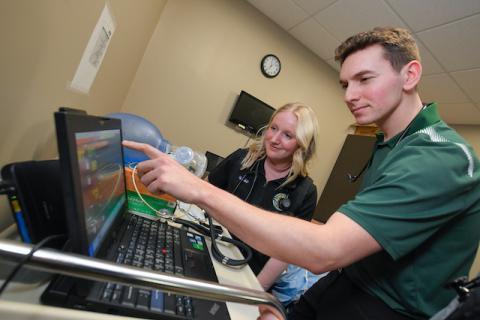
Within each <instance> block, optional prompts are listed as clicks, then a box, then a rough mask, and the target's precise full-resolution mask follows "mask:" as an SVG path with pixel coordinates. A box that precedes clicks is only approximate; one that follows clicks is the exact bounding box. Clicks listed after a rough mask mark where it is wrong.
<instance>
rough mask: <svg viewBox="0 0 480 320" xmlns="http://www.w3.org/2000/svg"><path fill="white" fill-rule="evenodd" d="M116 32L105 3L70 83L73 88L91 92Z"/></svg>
mask: <svg viewBox="0 0 480 320" xmlns="http://www.w3.org/2000/svg"><path fill="white" fill-rule="evenodd" d="M114 32H115V23H114V20H113V17H112V14H111V12H110V8H109V7H108V5H105V7H104V8H103V11H102V14H101V15H100V18H99V19H98V22H97V25H96V26H95V29H93V32H92V35H91V36H90V40H89V41H88V44H87V47H86V48H85V51H84V52H83V56H82V59H81V60H80V64H79V65H78V68H77V71H76V72H75V75H74V77H73V80H72V82H71V83H70V88H71V89H74V90H77V91H80V92H83V93H86V94H88V93H89V91H90V87H91V86H92V83H93V81H94V80H95V77H96V75H97V72H98V70H99V69H100V66H101V65H102V60H103V57H104V56H105V53H106V51H107V48H108V45H109V44H110V40H111V39H112V36H113V33H114Z"/></svg>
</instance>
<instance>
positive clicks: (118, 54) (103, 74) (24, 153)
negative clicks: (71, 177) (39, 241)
mask: <svg viewBox="0 0 480 320" xmlns="http://www.w3.org/2000/svg"><path fill="white" fill-rule="evenodd" d="M165 2H166V0H165V1H158V0H142V1H137V0H112V1H110V4H111V11H112V14H113V16H114V18H115V20H116V22H117V29H116V31H115V34H114V35H113V38H112V41H111V43H110V47H109V49H108V51H107V53H106V56H105V58H104V61H103V64H102V66H101V68H100V70H99V72H98V75H97V77H96V80H95V82H94V83H93V86H92V89H91V91H90V94H89V95H86V94H80V93H76V92H73V91H71V90H69V89H67V84H68V82H69V81H71V80H72V78H73V75H74V73H75V71H76V68H77V66H78V64H79V62H80V58H81V56H82V54H83V51H84V49H85V46H86V45H87V42H88V40H89V38H90V35H91V33H92V31H93V28H94V27H95V25H96V23H97V21H98V18H99V16H100V13H101V11H102V9H103V7H104V5H105V1H99V0H84V1H74V0H42V1H31V0H0V16H1V18H0V39H2V43H1V50H0V70H1V72H0V99H1V100H0V101H1V104H0V115H1V116H0V150H1V152H0V167H1V166H3V165H4V164H6V163H9V162H15V161H22V160H31V159H45V158H51V157H55V156H56V144H55V136H54V125H53V111H55V110H56V109H58V107H59V106H70V107H77V108H82V109H86V110H87V111H88V112H90V113H94V114H105V113H108V112H113V111H120V108H121V106H122V104H123V102H124V100H125V96H126V93H127V92H128V89H129V87H130V85H131V82H132V79H133V76H134V75H135V72H136V70H137V68H138V64H139V63H140V60H141V59H142V56H143V53H144V51H145V47H146V45H147V43H148V40H149V39H150V37H151V34H152V32H153V30H154V28H155V26H156V25H157V23H158V19H159V17H160V13H161V11H162V9H163V6H164V4H165ZM11 221H12V220H11V213H10V210H9V209H8V207H7V204H6V200H5V197H4V196H1V197H0V229H2V227H3V226H5V224H7V223H10V222H11Z"/></svg>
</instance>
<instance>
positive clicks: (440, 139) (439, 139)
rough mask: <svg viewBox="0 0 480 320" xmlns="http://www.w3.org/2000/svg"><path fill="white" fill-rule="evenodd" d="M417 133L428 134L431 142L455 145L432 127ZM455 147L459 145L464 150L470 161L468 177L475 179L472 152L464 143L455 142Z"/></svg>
mask: <svg viewBox="0 0 480 320" xmlns="http://www.w3.org/2000/svg"><path fill="white" fill-rule="evenodd" d="M415 133H423V134H426V135H427V136H429V137H430V140H431V141H433V142H449V143H454V142H451V141H449V140H448V139H447V138H445V137H444V136H442V135H440V134H439V133H438V132H437V131H436V130H435V128H434V127H433V126H430V127H427V128H424V129H421V130H418V131H417V132H415ZM454 144H455V145H457V146H458V147H459V148H460V149H462V151H463V153H464V154H465V156H466V157H467V161H468V168H467V175H468V176H469V177H470V178H472V177H473V156H472V154H471V153H470V150H468V148H467V146H466V145H464V144H462V143H458V142H455V143H454Z"/></svg>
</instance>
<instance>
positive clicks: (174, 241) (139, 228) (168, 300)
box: [41, 215, 230, 320]
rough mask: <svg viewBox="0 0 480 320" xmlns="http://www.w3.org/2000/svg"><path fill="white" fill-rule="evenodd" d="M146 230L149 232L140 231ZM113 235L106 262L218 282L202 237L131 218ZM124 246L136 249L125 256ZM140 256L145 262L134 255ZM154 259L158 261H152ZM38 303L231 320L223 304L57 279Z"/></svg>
mask: <svg viewBox="0 0 480 320" xmlns="http://www.w3.org/2000/svg"><path fill="white" fill-rule="evenodd" d="M145 228H148V231H145V230H143V229H145ZM150 229H151V230H150ZM145 232H147V233H145ZM118 235H119V237H118V239H116V240H115V241H114V242H113V245H112V247H111V248H110V249H109V250H108V251H107V253H106V256H105V258H106V260H108V261H116V262H117V263H121V264H126V265H133V266H137V267H142V268H147V269H149V270H152V271H154V272H155V271H156V272H166V273H167V274H175V275H177V276H186V277H190V278H197V279H202V280H207V281H214V282H218V280H217V277H216V274H215V271H214V268H213V265H212V262H211V259H210V255H209V253H208V249H207V247H206V243H205V239H204V237H203V236H201V235H198V234H195V233H191V232H188V231H186V230H185V229H183V228H177V227H172V226H169V225H168V224H167V223H166V222H165V223H162V222H155V221H150V220H148V219H145V218H142V217H138V216H135V215H131V217H130V219H126V220H125V223H124V224H123V225H122V226H121V227H120V232H119V233H118ZM135 237H136V238H135ZM132 238H133V241H132ZM165 238H166V239H165ZM126 239H129V240H128V241H127V240H126ZM142 241H144V242H145V243H146V245H145V244H144V243H142ZM151 242H153V243H154V244H155V246H154V248H153V247H152V246H150V243H151ZM128 243H133V244H134V245H135V248H134V249H133V247H132V248H131V249H133V250H129V244H128ZM174 246H175V247H176V248H175V249H174V248H173V247H174ZM142 251H145V256H146V257H147V258H142V257H141V256H139V255H138V254H136V253H138V252H140V253H142ZM132 253H133V254H132ZM158 253H159V254H160V258H158V257H156V256H155V254H158ZM129 254H132V255H131V256H129ZM41 301H42V303H44V304H48V305H55V306H60V307H68V308H74V309H80V310H89V311H95V312H102V313H108V314H118V315H125V316H132V317H141V318H151V319H202V320H203V319H205V320H208V319H212V320H217V319H218V320H226V319H230V317H229V315H228V311H227V308H226V304H225V303H224V302H216V301H209V300H203V299H197V298H190V297H186V296H181V295H174V294H168V293H166V292H162V291H160V290H155V289H153V290H146V289H142V288H135V287H131V286H127V285H119V284H115V283H110V282H109V283H104V282H95V281H86V280H81V279H78V278H74V277H68V276H56V277H55V278H54V279H53V280H52V281H51V283H50V285H49V286H48V287H47V289H46V290H45V292H44V293H43V294H42V296H41Z"/></svg>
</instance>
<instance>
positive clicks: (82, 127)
mask: <svg viewBox="0 0 480 320" xmlns="http://www.w3.org/2000/svg"><path fill="white" fill-rule="evenodd" d="M55 124H56V128H57V142H58V149H59V155H60V166H61V171H62V186H63V192H64V198H65V204H66V214H67V221H68V230H69V235H70V242H71V247H72V251H74V252H76V253H81V254H86V255H89V256H93V257H97V258H102V259H107V260H109V261H115V262H117V263H122V264H128V265H133V266H137V267H143V268H147V269H151V270H153V271H158V272H166V273H170V274H175V275H177V276H187V277H191V278H197V279H203V280H209V281H218V280H217V277H216V274H215V271H214V269H213V265H212V262H211V259H210V255H209V252H208V248H207V246H206V242H205V239H204V238H203V236H201V235H198V234H195V233H192V232H187V230H185V229H180V228H177V227H173V226H170V225H168V224H167V223H166V222H158V221H152V220H148V219H145V218H142V217H139V216H135V215H132V214H130V213H129V212H128V210H127V197H126V189H125V175H124V164H123V154H122V146H121V140H122V135H121V130H120V128H121V122H120V120H118V119H111V118H103V117H95V116H89V115H86V114H81V113H78V112H69V111H68V110H66V111H63V112H56V113H55ZM41 301H42V302H43V303H46V304H52V305H57V306H63V307H65V306H67V307H73V308H79V309H84V310H90V311H97V312H105V313H110V314H121V315H127V316H138V317H148V318H156V319H222V320H223V319H229V315H228V311H227V308H226V305H225V303H223V302H216V301H208V300H203V299H197V298H190V297H187V296H180V295H174V294H170V293H167V292H162V291H160V290H146V289H142V288H135V287H132V286H128V285H120V284H115V283H103V282H96V281H85V280H81V279H77V278H72V277H65V276H57V277H56V278H54V280H53V281H52V282H51V283H50V285H49V286H48V288H47V289H46V290H45V292H44V293H43V294H42V297H41Z"/></svg>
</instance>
